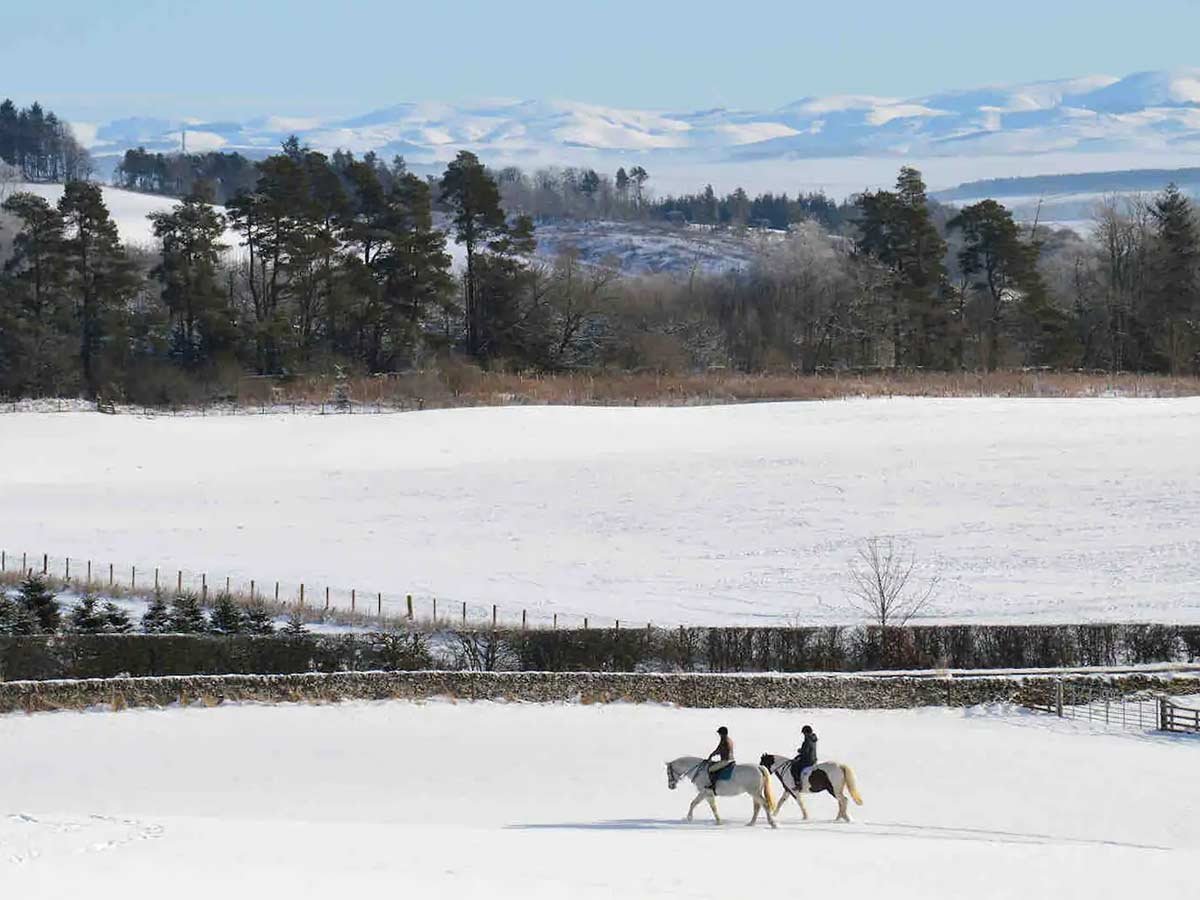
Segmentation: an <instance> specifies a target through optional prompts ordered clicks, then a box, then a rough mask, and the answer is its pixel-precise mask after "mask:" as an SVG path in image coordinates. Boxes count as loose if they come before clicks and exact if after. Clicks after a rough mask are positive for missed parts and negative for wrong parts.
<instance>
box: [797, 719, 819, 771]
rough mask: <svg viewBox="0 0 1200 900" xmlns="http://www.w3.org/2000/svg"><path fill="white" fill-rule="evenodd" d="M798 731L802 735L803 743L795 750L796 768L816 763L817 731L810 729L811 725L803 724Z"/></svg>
mask: <svg viewBox="0 0 1200 900" xmlns="http://www.w3.org/2000/svg"><path fill="white" fill-rule="evenodd" d="M800 733H801V734H803V735H804V743H803V744H802V745H801V746H800V749H799V750H797V751H796V752H797V753H798V754H799V755H798V756H797V757H796V768H797V770H800V769H807V768H808V767H809V766H815V765H816V764H817V733H816V732H815V731H813V730H812V726H811V725H805V726H804V727H803V728H801V729H800Z"/></svg>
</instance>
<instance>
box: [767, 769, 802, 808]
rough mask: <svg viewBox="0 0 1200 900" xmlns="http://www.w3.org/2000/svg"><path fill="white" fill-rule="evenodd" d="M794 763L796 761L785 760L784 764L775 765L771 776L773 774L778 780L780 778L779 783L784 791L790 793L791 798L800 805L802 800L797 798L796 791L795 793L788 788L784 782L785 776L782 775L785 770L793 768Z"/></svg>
mask: <svg viewBox="0 0 1200 900" xmlns="http://www.w3.org/2000/svg"><path fill="white" fill-rule="evenodd" d="M793 762H794V760H791V759H786V758H785V759H784V761H783V762H781V763H777V764H776V765H775V766H774V767H773V768H772V769H771V774H772V775H774V776H775V777H776V778H778V779H779V783H780V785H782V786H783V789H784V790H785V791H787V793H788V796H789V797H791V798H792V799H793V800H795V801H796V802H797V803H799V802H800V798H799V797H797V796H796V792H795V791H793V790H792V789H791V788H790V787H788V786H787V782H786V781H784V780H783V775H782V774H781V773H782V772H783V770H784V769H790V768H791V767H792V763H793ZM796 786H797V787H799V785H796Z"/></svg>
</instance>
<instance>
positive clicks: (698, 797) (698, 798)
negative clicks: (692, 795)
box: [687, 793, 704, 822]
mask: <svg viewBox="0 0 1200 900" xmlns="http://www.w3.org/2000/svg"><path fill="white" fill-rule="evenodd" d="M703 799H704V794H703V793H697V794H696V799H695V800H693V801H692V805H691V806H689V807H688V813H687V821H689V822H690V821H692V813H693V812H694V811H695V809H696V804H698V803H699V802H700V801H701V800H703Z"/></svg>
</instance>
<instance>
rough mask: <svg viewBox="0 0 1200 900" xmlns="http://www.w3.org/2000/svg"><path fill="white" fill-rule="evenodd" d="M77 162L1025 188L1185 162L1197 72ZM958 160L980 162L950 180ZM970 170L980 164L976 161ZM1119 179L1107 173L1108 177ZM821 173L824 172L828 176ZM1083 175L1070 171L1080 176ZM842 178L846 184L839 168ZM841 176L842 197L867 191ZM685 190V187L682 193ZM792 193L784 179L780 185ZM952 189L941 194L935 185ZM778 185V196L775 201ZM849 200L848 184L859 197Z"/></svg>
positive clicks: (113, 125)
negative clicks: (303, 150)
mask: <svg viewBox="0 0 1200 900" xmlns="http://www.w3.org/2000/svg"><path fill="white" fill-rule="evenodd" d="M76 124H77V131H78V133H79V135H80V137H81V138H82V139H83V140H84V142H85V143H87V144H89V145H90V146H91V149H92V151H93V154H95V155H96V156H97V158H100V159H101V160H102V161H107V163H108V165H109V166H111V164H112V163H113V161H114V157H115V156H117V155H119V154H121V153H123V152H124V151H125V150H126V149H128V148H130V147H136V146H139V145H140V146H144V147H146V148H147V149H150V150H159V151H172V150H177V149H179V148H180V146H181V144H182V143H183V141H184V140H185V139H186V144H187V147H188V149H189V150H218V149H219V150H237V151H240V152H242V153H245V154H248V155H251V156H262V155H265V154H267V153H270V152H271V151H273V150H274V149H275V148H277V147H278V146H279V143H280V142H281V141H282V140H284V139H285V138H286V137H287V136H288V135H290V134H296V135H298V136H299V137H300V139H301V140H302V141H304V142H305V143H307V144H309V145H310V146H313V147H315V148H317V149H322V150H333V149H335V148H339V147H341V148H344V149H347V150H352V151H354V152H356V153H360V154H361V153H363V152H366V151H368V150H374V151H376V152H377V153H379V154H380V155H382V156H384V157H386V158H390V157H391V156H393V155H394V154H402V155H403V156H404V157H405V158H406V159H407V160H408V161H409V162H410V164H413V165H414V166H415V167H417V168H421V167H430V168H432V167H434V166H440V165H442V164H444V162H445V161H446V160H447V159H448V158H450V157H451V156H453V154H454V153H455V152H457V151H458V150H459V149H471V150H474V151H476V152H477V153H479V154H480V156H481V157H482V158H484V160H485V161H486V162H488V163H490V164H493V165H500V164H509V163H516V164H520V165H524V166H527V167H532V166H537V165H549V164H557V165H595V166H597V167H601V166H603V167H605V169H606V170H607V169H609V168H615V166H616V165H617V164H625V165H629V164H634V163H640V164H642V165H645V166H646V167H647V168H651V171H652V172H665V171H668V170H669V171H675V172H681V171H697V172H698V171H701V170H702V169H703V168H704V167H706V166H725V167H727V168H729V167H732V168H731V169H730V170H731V171H732V170H734V169H737V170H742V169H745V168H747V167H753V166H756V165H764V164H769V165H771V166H773V167H775V168H776V170H778V167H779V166H780V165H781V164H789V163H790V164H793V168H794V169H797V170H800V169H802V170H803V172H804V174H805V175H806V176H811V177H809V178H808V180H810V181H812V180H817V181H822V180H828V179H826V178H824V177H823V176H822V175H821V171H822V170H821V165H819V164H817V163H816V161H837V160H841V161H859V162H861V161H863V160H868V161H870V160H879V161H881V162H883V163H885V165H882V166H876V167H874V168H871V167H870V166H868V167H867V168H866V169H863V170H862V171H865V172H868V173H870V172H874V171H876V170H878V171H879V172H880V173H881V174H880V179H882V177H883V176H882V173H883V172H886V171H888V170H890V171H892V172H893V173H894V169H895V166H897V165H899V164H900V162H901V161H904V160H909V159H911V160H922V161H928V160H933V161H935V162H936V161H939V160H941V161H950V160H955V161H957V166H956V167H952V166H949V165H947V166H946V167H945V171H946V172H947V173H949V172H955V173H957V174H958V175H959V176H962V175H963V174H964V171H967V172H969V174H970V175H971V176H973V177H979V176H1002V175H1012V174H1022V175H1030V174H1034V173H1035V172H1036V171H1038V169H1037V165H1038V160H1039V159H1041V158H1043V157H1047V156H1053V157H1054V158H1055V160H1056V162H1055V165H1054V171H1059V172H1061V171H1070V169H1069V168H1067V169H1064V166H1069V164H1070V160H1071V159H1075V158H1077V159H1080V160H1087V159H1094V160H1104V161H1105V162H1107V163H1108V165H1107V166H1105V167H1106V168H1109V169H1112V168H1114V166H1113V165H1112V162H1113V161H1114V160H1115V161H1117V162H1118V163H1121V164H1123V163H1124V162H1125V161H1126V160H1128V162H1129V167H1130V168H1135V167H1138V166H1139V164H1140V165H1141V166H1145V165H1146V163H1147V162H1151V163H1153V164H1156V165H1157V164H1164V167H1173V166H1181V165H1186V164H1187V163H1188V161H1190V159H1196V158H1200V68H1195V69H1180V70H1173V71H1162V72H1142V73H1138V74H1134V75H1130V76H1127V77H1125V78H1115V77H1109V76H1089V77H1083V78H1073V79H1067V80H1062V81H1050V82H1037V83H1033V84H1024V85H1015V86H1006V87H986V88H979V89H975V90H964V91H949V92H945V93H938V94H932V95H929V96H925V97H916V98H903V99H901V98H889V97H875V96H857V95H856V96H834V97H824V98H817V97H809V98H805V99H802V100H798V101H796V102H794V103H790V104H788V105H786V106H783V107H780V108H779V109H774V110H770V111H763V112H756V111H750V110H734V109H723V108H720V109H707V110H697V111H650V110H634V109H616V108H610V107H603V106H596V105H591V104H586V103H574V102H567V101H545V100H523V101H511V100H497V101H486V102H477V103H462V104H449V103H401V104H398V105H396V106H391V107H388V108H386V109H381V110H376V111H374V112H370V113H367V114H366V115H362V116H358V117H354V118H349V119H331V120H325V119H318V118H295V117H291V118H288V117H272V116H267V117H261V118H256V119H251V120H248V121H245V122H202V121H185V120H182V119H171V118H162V119H152V118H133V119H120V120H116V121H111V122H105V123H91V124H84V123H76ZM964 160H980V161H981V164H980V166H979V167H978V168H977V169H970V168H968V169H966V170H964V166H963V164H962V163H963V161H964ZM982 161H986V164H984V162H982ZM1118 167H1120V166H1118ZM828 168H831V169H833V168H837V167H836V166H832V167H828ZM1095 168H1097V166H1096V165H1094V164H1091V163H1088V164H1080V165H1078V167H1077V170H1080V171H1086V170H1091V169H1095ZM842 171H846V169H845V168H844V167H843V169H842ZM868 177H870V176H869V175H867V176H860V175H858V174H857V171H853V173H852V174H851V175H849V176H847V177H846V179H844V180H847V181H848V183H853V182H854V181H855V179H858V180H862V179H863V178H868ZM696 180H697V179H693V182H695V181H696ZM795 180H796V179H795V178H793V179H792V181H795ZM965 180H968V179H967V177H956V178H955V179H954V181H950V180H948V179H947V178H945V177H943V179H942V185H941V186H943V187H945V186H948V185H949V184H952V183H957V182H958V181H965ZM787 186H790V185H789V184H787V183H782V184H780V185H778V188H779V189H782V188H783V187H787ZM859 186H860V187H861V186H862V185H859Z"/></svg>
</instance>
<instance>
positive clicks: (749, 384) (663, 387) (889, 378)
mask: <svg viewBox="0 0 1200 900" xmlns="http://www.w3.org/2000/svg"><path fill="white" fill-rule="evenodd" d="M334 387H335V386H334V380H333V379H332V378H330V377H323V376H312V377H306V378H299V379H295V380H293V381H290V382H287V383H279V382H276V381H274V380H272V379H266V378H262V379H259V378H248V379H244V380H243V382H242V384H241V387H240V390H239V403H240V405H243V406H248V407H254V406H264V407H277V406H279V405H284V406H287V405H289V404H294V405H297V406H304V407H312V406H324V407H327V408H330V409H332V406H333V402H332V398H333V396H334ZM346 388H347V394H348V396H349V398H350V400H351V402H352V404H353V405H354V406H356V407H365V408H368V409H370V408H373V407H375V408H380V409H434V408H446V407H465V406H506V405H579V406H635V405H639V404H640V405H649V406H686V405H705V404H723V403H755V402H767V401H783V400H834V399H843V398H848V397H1109V396H1123V397H1190V396H1197V395H1200V378H1195V377H1179V376H1166V375H1136V374H1104V373H1092V372H1042V371H1004V372H989V373H982V372H981V373H973V372H972V373H967V372H920V371H903V370H887V371H876V372H863V373H838V374H823V375H792V374H779V375H773V374H762V375H747V374H739V373H731V372H707V373H703V374H693V375H659V374H654V373H644V374H643V373H597V374H565V375H535V374H511V373H505V372H484V371H482V370H480V369H478V368H475V367H474V366H470V365H466V364H463V363H457V362H456V363H451V364H448V365H444V366H443V367H441V368H440V369H436V370H428V371H421V372H413V373H406V374H399V375H386V376H372V377H360V378H352V379H349V381H348V382H347V384H346Z"/></svg>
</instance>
